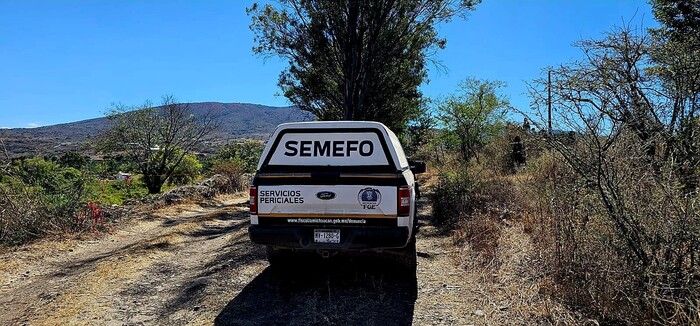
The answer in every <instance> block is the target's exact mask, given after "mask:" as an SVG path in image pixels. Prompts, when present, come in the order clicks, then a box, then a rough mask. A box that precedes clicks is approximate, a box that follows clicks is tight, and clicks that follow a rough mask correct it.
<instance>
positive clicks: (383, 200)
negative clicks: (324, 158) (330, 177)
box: [258, 185, 397, 224]
mask: <svg viewBox="0 0 700 326" xmlns="http://www.w3.org/2000/svg"><path fill="white" fill-rule="evenodd" d="M396 200H397V188H396V187H394V186H368V185H284V186H259V187H258V216H259V217H260V219H261V221H262V220H263V219H265V218H266V217H267V218H288V221H287V223H322V224H325V223H330V224H343V223H342V222H337V220H338V219H372V218H381V219H386V218H396V216H397V203H396ZM334 221H335V222H334ZM346 222H348V223H347V224H358V223H352V222H350V221H349V220H348V221H346Z"/></svg>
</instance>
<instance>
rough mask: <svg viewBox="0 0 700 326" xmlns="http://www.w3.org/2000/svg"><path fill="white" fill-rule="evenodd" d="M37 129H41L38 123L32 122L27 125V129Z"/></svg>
mask: <svg viewBox="0 0 700 326" xmlns="http://www.w3.org/2000/svg"><path fill="white" fill-rule="evenodd" d="M36 127H41V125H40V124H38V123H36V122H30V123H28V124H27V128H36Z"/></svg>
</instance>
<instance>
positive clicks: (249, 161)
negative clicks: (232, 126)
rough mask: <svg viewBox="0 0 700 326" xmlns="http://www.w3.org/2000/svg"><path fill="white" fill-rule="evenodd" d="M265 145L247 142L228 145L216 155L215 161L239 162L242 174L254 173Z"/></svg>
mask: <svg viewBox="0 0 700 326" xmlns="http://www.w3.org/2000/svg"><path fill="white" fill-rule="evenodd" d="M263 149H265V144H263V143H261V142H258V141H252V140H247V141H244V142H240V143H230V144H228V145H226V146H224V147H222V148H221V149H219V153H218V154H217V155H216V158H215V159H216V160H228V161H232V160H237V161H240V164H241V168H242V169H243V172H246V173H251V172H255V168H256V167H257V165H258V161H259V160H260V155H262V152H263Z"/></svg>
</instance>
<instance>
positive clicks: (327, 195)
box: [316, 191, 335, 200]
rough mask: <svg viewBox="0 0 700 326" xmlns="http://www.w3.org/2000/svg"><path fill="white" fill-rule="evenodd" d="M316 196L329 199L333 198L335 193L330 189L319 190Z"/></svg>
mask: <svg viewBox="0 0 700 326" xmlns="http://www.w3.org/2000/svg"><path fill="white" fill-rule="evenodd" d="M316 197H318V199H321V200H331V199H333V198H335V193H334V192H332V191H321V192H319V193H317V194H316Z"/></svg>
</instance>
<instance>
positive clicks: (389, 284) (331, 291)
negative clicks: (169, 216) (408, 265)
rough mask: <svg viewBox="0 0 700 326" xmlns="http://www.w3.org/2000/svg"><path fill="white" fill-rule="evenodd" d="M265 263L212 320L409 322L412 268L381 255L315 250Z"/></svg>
mask: <svg viewBox="0 0 700 326" xmlns="http://www.w3.org/2000/svg"><path fill="white" fill-rule="evenodd" d="M295 261H296V262H297V263H296V264H295V265H292V266H285V267H268V268H267V269H265V270H264V271H263V272H262V273H260V274H259V275H258V276H257V277H256V278H255V279H254V280H253V281H252V282H250V283H249V284H248V285H247V286H246V287H245V288H244V289H243V290H242V291H241V292H240V293H239V294H238V295H237V296H236V297H235V298H233V299H232V300H231V301H230V302H229V303H228V304H227V305H226V307H225V308H224V309H223V310H222V311H221V313H220V314H219V315H218V316H217V318H216V320H215V323H214V324H215V325H410V324H411V323H412V320H413V307H414V304H415V301H416V295H417V281H416V274H415V270H412V271H408V270H406V269H403V268H400V266H397V265H395V264H394V263H391V262H390V261H387V259H382V257H371V256H370V257H366V256H362V257H333V258H330V259H321V258H318V257H316V256H312V257H304V258H303V259H299V260H295Z"/></svg>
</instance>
